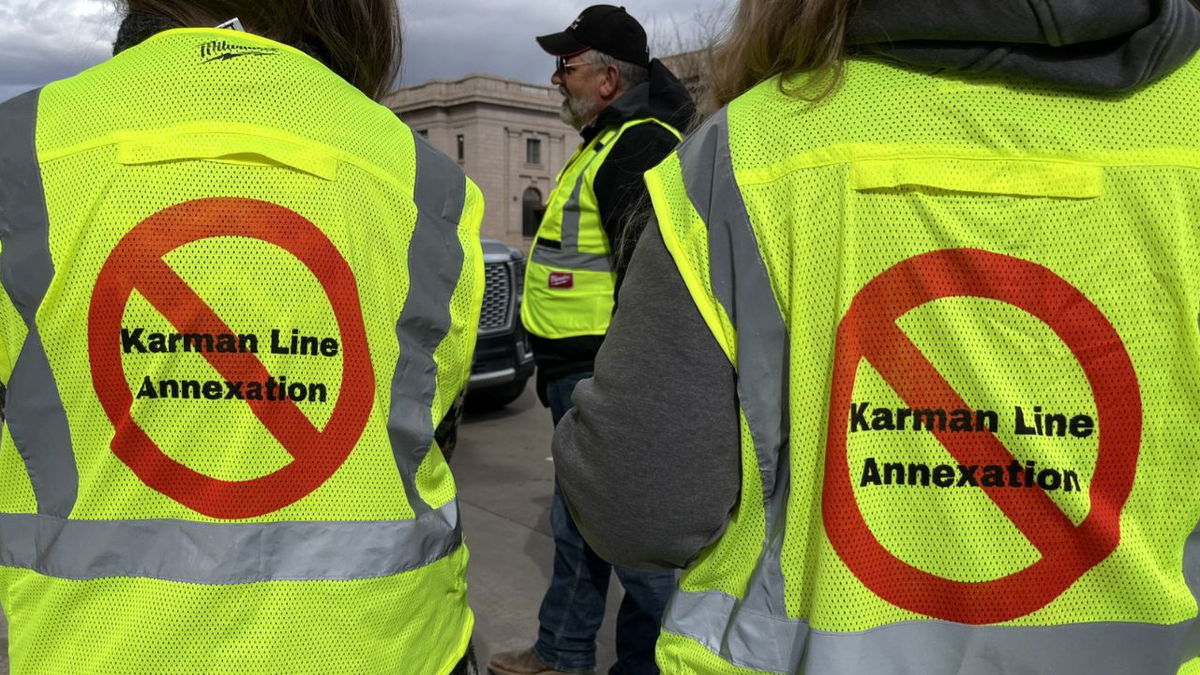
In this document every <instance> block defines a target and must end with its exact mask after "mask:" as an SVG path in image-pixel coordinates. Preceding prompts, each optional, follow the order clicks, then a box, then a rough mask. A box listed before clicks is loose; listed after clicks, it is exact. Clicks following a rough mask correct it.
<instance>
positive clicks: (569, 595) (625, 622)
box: [534, 373, 675, 675]
mask: <svg viewBox="0 0 1200 675" xmlns="http://www.w3.org/2000/svg"><path fill="white" fill-rule="evenodd" d="M591 376H592V375H591V373H580V374H577V375H572V376H568V377H565V378H562V379H558V380H551V381H550V382H547V383H546V394H547V398H548V399H549V403H550V415H551V417H552V418H553V419H554V424H555V426H557V425H558V421H559V420H560V419H562V417H563V415H565V414H566V413H567V411H568V410H570V409H571V392H573V391H574V390H575V385H576V384H578V383H579V381H580V380H583V379H585V378H588V377H591ZM550 527H551V529H552V530H553V532H554V573H553V575H552V576H551V577H550V588H548V589H547V590H546V596H545V597H544V598H542V608H541V611H539V612H538V623H539V624H540V626H539V629H538V640H537V644H536V645H534V649H535V650H536V651H537V655H538V657H539V658H541V659H542V661H544V662H546V664H547V665H549V666H550V667H552V668H554V669H555V670H563V671H583V670H592V669H594V668H595V667H596V633H597V631H599V630H600V624H601V623H602V622H603V621H604V604H605V599H606V596H607V594H608V583H609V579H610V577H611V574H612V571H613V570H615V571H616V573H617V578H618V579H620V581H621V585H622V586H624V587H625V597H624V598H623V599H622V600H621V607H620V609H619V610H618V612H617V663H616V665H614V666H613V667H612V669H611V670H610V671H609V673H611V674H612V675H647V674H649V675H653V674H655V673H658V667H657V666H656V665H655V663H654V644H655V641H656V640H657V639H658V631H659V625H660V624H661V623H662V615H663V610H664V609H666V606H667V601H668V600H669V599H670V597H671V593H672V592H673V591H674V590H675V575H674V573H672V572H644V571H641V570H634V569H630V568H627V567H620V566H614V565H610V564H609V563H607V562H605V561H604V560H601V559H600V557H599V556H598V555H596V553H595V552H594V551H592V548H591V547H590V546H588V545H587V542H585V541H584V540H583V537H581V536H580V534H579V529H578V528H576V527H575V522H574V521H573V520H571V514H570V513H569V512H568V511H567V506H566V503H565V502H564V501H563V497H562V493H561V492H559V489H558V485H557V484H556V485H555V486H554V501H553V503H552V504H551V506H550Z"/></svg>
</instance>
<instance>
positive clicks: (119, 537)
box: [0, 29, 483, 675]
mask: <svg viewBox="0 0 1200 675" xmlns="http://www.w3.org/2000/svg"><path fill="white" fill-rule="evenodd" d="M0 128H3V129H4V130H5V131H4V133H3V134H0V282H2V285H3V293H2V294H0V295H2V299H0V380H2V381H3V382H4V384H5V385H6V386H7V387H8V410H7V413H8V419H7V421H6V423H5V425H4V429H3V431H4V433H3V440H2V442H0V600H2V601H3V608H4V612H5V614H6V615H7V617H8V621H9V624H10V628H11V633H10V639H11V642H10V644H9V653H10V656H11V659H12V661H11V663H12V670H13V672H14V673H129V674H137V675H144V674H146V673H264V674H267V673H269V674H272V675H277V674H280V673H295V674H305V675H311V674H312V673H347V674H349V673H354V674H361V673H447V672H449V671H450V670H451V669H452V668H453V667H454V666H455V664H456V663H457V662H458V661H459V660H460V659H461V658H462V656H463V654H464V652H465V650H466V648H467V644H468V640H469V638H470V635H471V630H472V626H473V617H472V614H471V611H470V609H469V608H468V607H467V602H466V579H465V567H466V563H467V551H466V548H465V547H464V546H463V545H462V535H461V529H460V525H459V518H458V507H457V502H456V498H455V488H454V483H453V480H452V479H451V476H450V472H449V470H448V469H447V466H446V463H445V461H444V460H443V458H442V456H441V453H440V452H439V451H438V450H437V449H436V446H435V445H434V443H433V430H434V421H435V420H438V419H440V418H441V417H442V415H443V414H444V412H445V411H446V410H447V409H448V407H449V406H450V405H451V403H452V401H453V399H454V397H455V395H456V394H457V393H458V391H459V390H460V389H461V387H462V386H463V385H464V384H465V382H466V380H467V377H468V371H469V366H470V363H471V352H472V350H473V348H474V340H475V332H476V324H477V322H478V312H479V306H480V303H481V299H482V294H483V263H482V254H481V249H480V244H479V224H480V220H481V215H482V209H483V202H482V198H481V195H480V193H479V191H478V189H477V188H476V187H475V186H474V185H473V184H471V183H470V181H468V180H466V178H465V177H464V176H463V174H462V172H461V171H460V170H459V169H458V168H457V166H456V165H455V164H454V163H453V162H452V161H450V160H449V159H447V158H446V157H444V156H442V155H440V154H439V153H437V152H436V151H435V150H433V149H432V148H431V147H430V146H429V145H427V144H426V143H425V142H424V141H423V140H422V139H420V138H417V137H414V135H413V134H412V132H411V131H410V130H409V129H408V128H406V127H405V126H404V125H403V124H401V123H400V122H399V121H398V120H397V119H396V117H395V116H394V115H393V114H392V113H391V112H390V111H389V110H388V109H387V108H384V107H382V106H379V105H376V104H375V103H373V102H372V101H370V100H369V99H367V98H366V97H365V96H363V95H362V94H361V93H360V92H358V91H357V90H356V89H354V88H353V87H352V86H351V85H349V84H348V83H347V82H345V81H343V80H342V79H341V78H339V77H338V76H337V75H335V74H334V73H333V72H331V71H330V70H328V69H327V68H326V67H324V66H323V65H321V64H320V63H318V62H317V61H316V60H314V59H312V58H310V57H308V56H306V55H305V54H303V53H301V52H299V51H297V50H295V49H293V48H291V47H288V46H285V45H282V44H278V43H275V42H272V41H270V40H266V39H263V38H260V37H256V36H254V35H249V34H245V33H237V32H232V31H224V30H213V29H184V30H173V31H168V32H164V33H161V34H159V35H156V36H155V37H152V38H150V39H149V40H147V41H145V42H144V43H142V44H141V45H139V46H137V47H134V48H132V49H129V50H128V51H125V52H123V53H121V54H120V55H118V56H117V57H115V58H113V59H112V60H110V61H108V62H107V63H104V64H102V65H100V66H97V67H95V68H92V69H90V70H88V71H86V72H84V73H81V74H80V75H78V76H76V77H72V78H70V79H67V80H63V81H60V82H55V83H53V84H50V85H48V86H46V87H45V88H44V89H42V90H40V91H34V92H31V93H29V94H26V95H24V96H21V97H18V98H16V99H13V100H12V101H9V102H8V103H6V104H4V105H3V106H2V107H0ZM410 290H411V292H410Z"/></svg>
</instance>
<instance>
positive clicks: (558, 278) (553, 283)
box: [550, 272, 575, 288]
mask: <svg viewBox="0 0 1200 675" xmlns="http://www.w3.org/2000/svg"><path fill="white" fill-rule="evenodd" d="M574 287H575V275H574V274H571V273H570V272H551V273H550V288H574Z"/></svg>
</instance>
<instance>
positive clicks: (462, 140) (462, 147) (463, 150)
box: [458, 134, 467, 162]
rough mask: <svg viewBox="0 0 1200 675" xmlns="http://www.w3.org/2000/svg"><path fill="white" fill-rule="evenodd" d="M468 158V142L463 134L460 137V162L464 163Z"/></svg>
mask: <svg viewBox="0 0 1200 675" xmlns="http://www.w3.org/2000/svg"><path fill="white" fill-rule="evenodd" d="M466 158H467V140H466V137H465V136H463V135H462V134H459V135H458V161H460V162H461V161H463V160H464V159H466Z"/></svg>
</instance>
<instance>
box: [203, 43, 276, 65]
mask: <svg viewBox="0 0 1200 675" xmlns="http://www.w3.org/2000/svg"><path fill="white" fill-rule="evenodd" d="M278 53H279V50H276V49H272V48H270V47H247V46H246V45H235V44H233V43H231V42H226V41H225V40H211V41H209V42H205V43H204V44H202V45H200V58H202V59H204V62H205V63H208V62H210V61H228V60H230V59H236V58H237V57H239V56H274V55H275V54H278Z"/></svg>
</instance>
